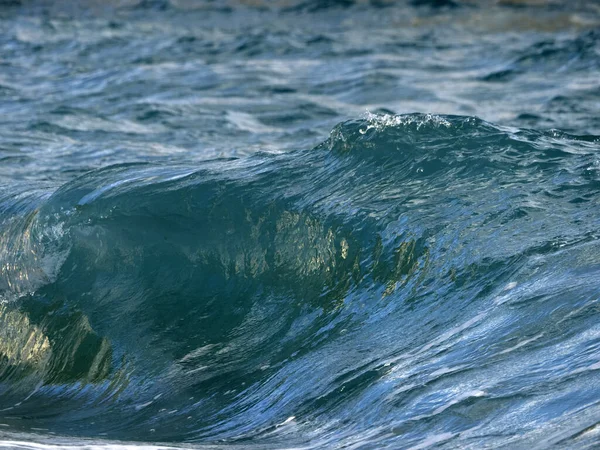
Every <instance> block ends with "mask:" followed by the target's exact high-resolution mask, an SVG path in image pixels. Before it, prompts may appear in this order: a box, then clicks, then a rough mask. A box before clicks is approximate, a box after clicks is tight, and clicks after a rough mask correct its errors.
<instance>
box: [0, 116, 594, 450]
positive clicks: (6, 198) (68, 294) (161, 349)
mask: <svg viewBox="0 0 600 450" xmlns="http://www.w3.org/2000/svg"><path fill="white" fill-rule="evenodd" d="M597 150H598V137H596V136H575V135H568V134H565V133H559V132H557V131H536V130H528V129H517V128H508V127H500V126H496V125H494V124H491V123H488V122H485V121H482V120H480V119H478V118H475V117H467V116H435V115H427V114H412V115H404V116H393V115H374V114H369V115H367V116H366V117H365V118H363V119H358V120H350V121H346V122H343V123H341V124H339V125H337V126H336V127H335V128H334V129H333V131H332V132H331V135H330V137H329V138H328V139H327V140H326V141H325V142H323V143H322V144H321V145H319V146H317V147H315V148H314V149H311V150H299V151H294V152H289V153H283V154H265V153H262V154H261V153H258V154H255V155H254V156H251V157H247V158H243V159H231V158H229V159H217V160H212V161H204V162H199V163H194V164H190V165H185V164H145V163H136V164H119V165H112V166H109V167H105V168H102V169H99V170H94V171H91V172H88V173H86V174H84V175H83V176H80V177H79V178H76V179H75V180H72V181H70V182H68V183H66V184H64V185H62V186H60V187H59V188H58V189H55V190H52V189H49V190H45V191H44V190H42V191H40V192H34V193H31V192H29V193H28V192H27V191H23V193H22V194H14V193H13V194H10V193H8V192H4V193H2V197H1V202H0V207H1V208H2V212H3V219H2V226H1V229H0V230H1V231H0V233H1V234H0V254H1V255H2V260H3V265H2V268H1V270H0V295H2V299H3V303H2V305H1V306H0V321H1V323H2V327H1V328H0V392H1V393H2V397H1V400H0V410H2V411H3V413H2V414H3V418H2V420H1V422H3V423H5V424H6V425H8V426H9V427H10V429H11V430H14V431H17V432H31V431H32V430H35V429H39V428H46V429H51V430H53V432H57V433H61V434H65V435H71V436H78V435H87V436H90V435H97V436H100V435H102V436H107V437H108V438H116V439H126V440H152V441H155V442H160V441H171V442H177V441H193V442H198V443H216V442H237V443H240V444H243V443H244V442H246V441H248V440H251V442H252V444H253V445H259V444H260V445H267V444H268V445H275V446H277V445H280V444H282V443H286V445H289V444H290V443H294V445H296V444H297V445H306V444H307V443H308V442H310V443H312V444H311V445H316V444H315V443H319V445H329V444H331V443H332V442H338V443H346V444H347V445H361V442H363V443H364V442H369V445H378V446H379V445H381V446H384V445H396V444H397V443H398V442H403V445H409V444H410V445H425V444H426V443H425V442H422V441H421V439H422V436H423V435H424V434H423V430H424V429H425V428H426V429H427V430H428V433H426V434H427V435H435V433H438V432H439V433H438V434H437V435H436V436H438V438H439V439H438V441H436V442H450V441H451V442H453V443H456V444H457V445H461V446H466V447H468V446H475V447H476V446H478V443H481V442H484V441H485V442H487V443H490V442H493V443H494V444H495V445H496V444H498V445H499V444H505V445H516V444H517V443H518V445H521V444H523V443H524V442H527V441H528V440H531V439H534V438H536V436H537V437H539V433H541V432H542V431H543V430H548V431H552V436H551V437H550V438H548V439H550V441H548V442H550V443H558V442H570V443H577V442H580V441H581V442H587V441H586V439H587V437H586V436H587V435H586V434H585V433H586V431H585V429H587V428H588V427H589V426H590V420H591V419H590V418H592V417H597V414H598V408H597V401H598V398H596V397H597V396H596V394H595V391H594V390H593V388H592V387H590V386H591V385H589V383H590V382H592V381H593V379H594V378H590V377H591V374H592V373H594V372H595V371H596V370H598V368H599V367H600V366H598V362H597V352H596V350H595V349H596V347H597V344H596V341H597V338H596V336H597V330H596V328H597V326H596V325H595V324H594V311H595V310H596V309H597V307H598V296H597V285H598V277H597V269H598V267H600V259H599V256H598V255H600V252H599V251H598V250H599V248H598V231H597V230H598V217H597V200H596V199H597V196H598V193H599V190H600V171H599V169H598V168H599V167H600V162H599V160H598V157H597ZM40 405H44V407H43V408H42V407H40ZM75 412H76V413H77V414H76V415H75ZM91 417H93V420H92V419H91ZM91 420H92V422H90V421H91ZM565 421H569V423H570V427H569V431H564V432H561V430H563V425H564V423H565ZM482 424H484V426H483V427H482ZM515 424H518V425H515ZM575 424H576V425H577V426H574V425H575ZM573 430H580V431H581V433H579V432H578V431H577V432H575V433H574V432H573ZM490 433H492V434H493V436H492V435H491V434H490ZM578 433H579V434H578ZM494 436H495V437H494ZM362 439H366V441H362ZM431 439H433V438H431ZM536 439H537V438H536ZM565 439H566V441H564V440H565Z"/></svg>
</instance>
